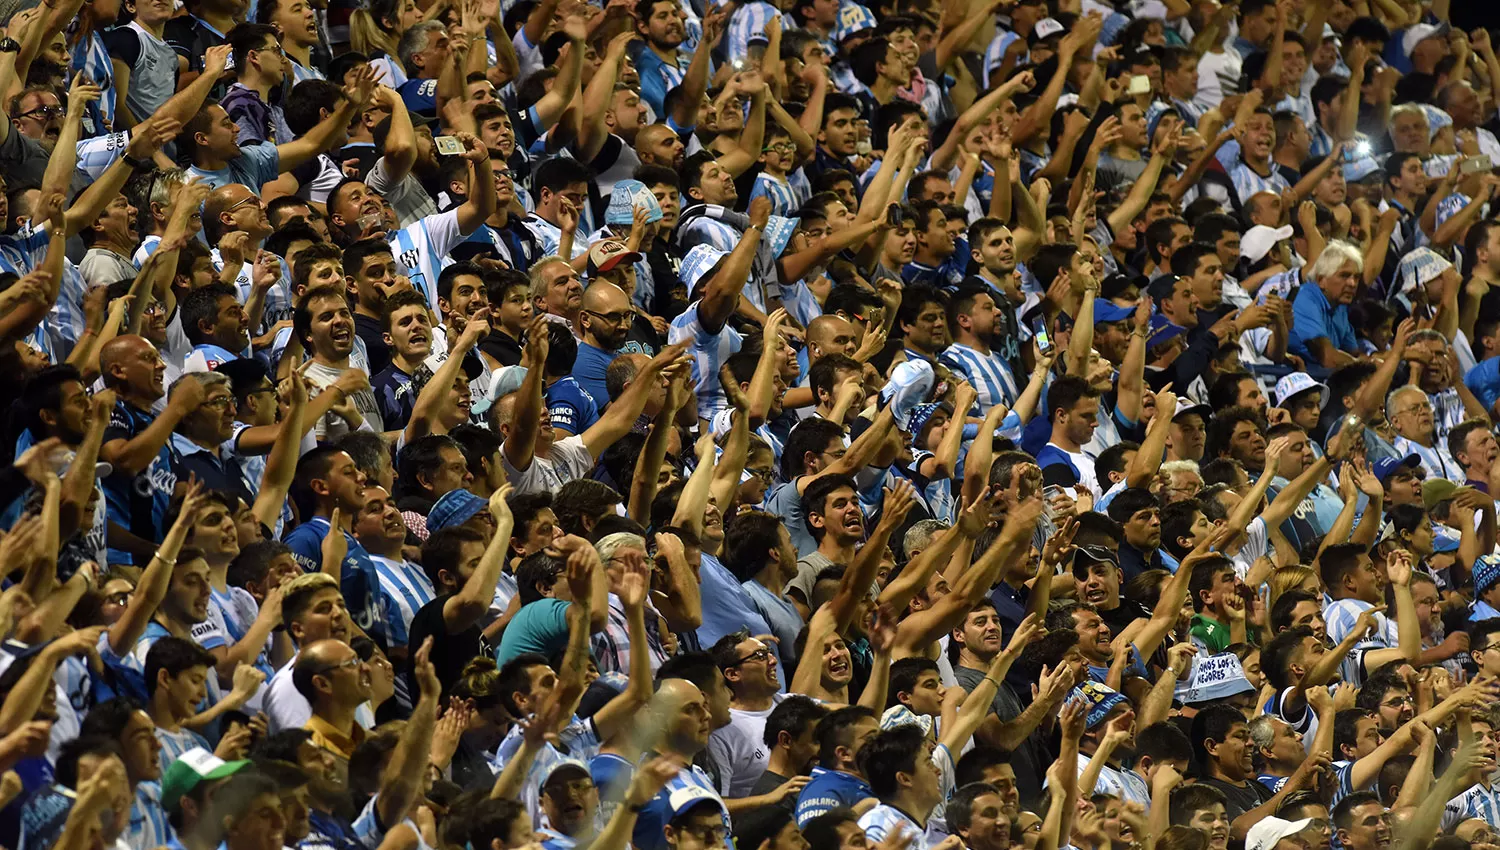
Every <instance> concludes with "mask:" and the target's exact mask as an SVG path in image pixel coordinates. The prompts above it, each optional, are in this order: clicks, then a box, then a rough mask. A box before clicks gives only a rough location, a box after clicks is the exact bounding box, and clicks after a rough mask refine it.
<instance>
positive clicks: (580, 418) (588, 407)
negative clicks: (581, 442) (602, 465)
mask: <svg viewBox="0 0 1500 850" xmlns="http://www.w3.org/2000/svg"><path fill="white" fill-rule="evenodd" d="M580 353H581V352H580ZM543 395H545V396H546V399H545V400H546V402H547V414H548V415H549V416H551V417H552V426H553V427H554V428H561V429H563V430H564V431H567V432H568V433H569V434H582V433H583V432H584V431H587V430H588V429H589V426H590V425H593V424H594V423H595V422H598V421H599V406H598V405H597V404H595V403H594V397H593V396H591V395H589V394H588V393H587V392H585V391H584V389H583V386H582V385H580V384H579V383H578V381H576V380H574V379H573V377H572V376H571V375H570V376H568V377H566V378H561V379H559V380H558V381H556V382H554V383H553V384H552V386H550V387H548V388H547V390H546V392H545V393H543Z"/></svg>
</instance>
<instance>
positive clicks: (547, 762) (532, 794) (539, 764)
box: [372, 715, 603, 850]
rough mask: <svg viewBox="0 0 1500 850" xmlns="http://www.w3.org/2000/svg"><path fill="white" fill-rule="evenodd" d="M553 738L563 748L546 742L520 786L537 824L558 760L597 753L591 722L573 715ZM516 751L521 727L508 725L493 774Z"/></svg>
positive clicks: (541, 820) (492, 763)
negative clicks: (549, 776) (547, 781)
mask: <svg viewBox="0 0 1500 850" xmlns="http://www.w3.org/2000/svg"><path fill="white" fill-rule="evenodd" d="M557 737H558V743H559V744H561V745H562V747H563V749H561V750H560V749H558V748H557V747H555V746H553V745H552V744H550V743H549V744H547V745H546V746H544V747H542V749H541V752H539V753H537V754H536V760H535V761H533V762H532V763H531V770H529V771H527V773H526V781H525V782H524V783H522V787H521V802H523V803H525V804H526V810H527V811H528V812H530V813H531V817H532V820H533V821H534V822H535V823H538V824H545V823H546V821H545V819H544V816H543V812H542V804H541V799H540V796H539V792H540V790H541V784H542V779H543V777H545V776H547V774H549V773H551V772H552V769H553V768H554V767H555V766H556V765H557V763H558V762H560V761H566V760H568V759H577V760H579V761H582V762H584V763H585V764H587V763H588V761H589V759H592V758H593V757H594V756H596V755H598V754H599V746H600V741H599V733H598V732H597V731H596V730H595V729H594V721H593V720H583V719H580V718H578V717H577V716H576V715H575V716H574V717H573V720H572V722H570V723H569V724H568V725H567V727H566V728H564V729H563V730H562V732H560V733H559V734H558V736H557ZM520 749H521V727H520V726H519V725H516V726H512V727H511V728H510V732H509V733H508V734H506V736H505V740H503V741H501V742H500V746H499V747H497V748H496V749H495V757H494V758H492V759H491V760H490V767H491V768H492V769H493V770H494V771H495V775H497V776H498V775H499V774H500V772H501V771H502V770H504V769H505V764H506V762H508V761H510V760H511V759H512V758H514V757H515V754H516V752H517V751H518V750H520ZM563 750H566V752H564V751H563ZM598 820H599V819H598V817H597V816H596V818H595V821H596V822H598ZM599 826H600V827H601V828H602V826H603V824H602V823H599ZM372 850H373V848H372Z"/></svg>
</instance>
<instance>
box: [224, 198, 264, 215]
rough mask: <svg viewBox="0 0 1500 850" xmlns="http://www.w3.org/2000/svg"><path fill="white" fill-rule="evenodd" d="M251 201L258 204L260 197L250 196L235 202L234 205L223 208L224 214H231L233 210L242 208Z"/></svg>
mask: <svg viewBox="0 0 1500 850" xmlns="http://www.w3.org/2000/svg"><path fill="white" fill-rule="evenodd" d="M252 201H254V202H255V203H257V204H259V203H260V196H259V195H250V196H248V197H246V198H244V199H243V200H239V201H235V202H234V203H232V204H230V205H229V206H227V207H225V208H224V212H231V211H233V210H236V209H239V208H240V207H243V206H244V205H245V204H248V203H250V202H252Z"/></svg>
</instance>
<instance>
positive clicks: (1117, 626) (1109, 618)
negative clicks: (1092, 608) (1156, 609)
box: [1099, 597, 1151, 635]
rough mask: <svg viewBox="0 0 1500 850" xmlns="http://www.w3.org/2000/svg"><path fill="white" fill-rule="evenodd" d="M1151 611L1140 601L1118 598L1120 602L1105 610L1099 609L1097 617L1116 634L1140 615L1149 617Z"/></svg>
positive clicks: (1140, 616)
mask: <svg viewBox="0 0 1500 850" xmlns="http://www.w3.org/2000/svg"><path fill="white" fill-rule="evenodd" d="M1150 616H1151V612H1150V611H1147V610H1146V609H1145V607H1144V606H1142V605H1141V603H1139V602H1136V601H1135V600H1134V599H1125V598H1124V597H1121V598H1120V604H1119V605H1117V606H1115V607H1114V608H1112V609H1110V610H1108V611H1106V610H1104V609H1103V608H1100V609H1099V619H1101V620H1103V621H1104V622H1105V624H1106V625H1108V626H1109V630H1110V632H1111V633H1113V634H1116V635H1118V634H1119V633H1120V632H1123V631H1125V627H1126V626H1128V625H1130V624H1131V623H1133V622H1135V621H1136V620H1137V619H1140V618H1142V617H1146V618H1149V617H1150Z"/></svg>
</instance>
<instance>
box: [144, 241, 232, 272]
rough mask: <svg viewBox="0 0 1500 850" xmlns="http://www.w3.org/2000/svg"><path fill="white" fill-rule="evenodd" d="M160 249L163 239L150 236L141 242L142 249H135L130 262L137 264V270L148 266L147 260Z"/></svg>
mask: <svg viewBox="0 0 1500 850" xmlns="http://www.w3.org/2000/svg"><path fill="white" fill-rule="evenodd" d="M159 247H161V237H160V236H157V235H156V234H155V233H152V234H149V235H147V236H146V238H145V239H142V240H141V245H140V247H139V248H136V249H135V254H134V255H132V256H131V258H130V260H131V262H133V263H135V267H136V268H140V267H141V266H144V265H145V264H146V260H148V259H150V257H151V255H152V254H155V253H156V249H157V248H159ZM214 250H218V249H217V248H216V249H214Z"/></svg>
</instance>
